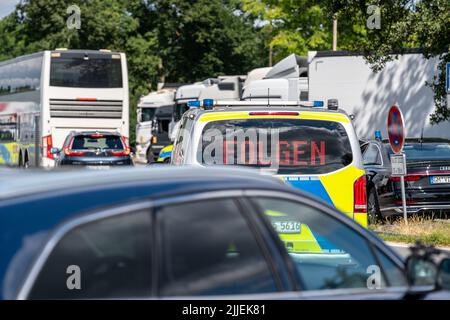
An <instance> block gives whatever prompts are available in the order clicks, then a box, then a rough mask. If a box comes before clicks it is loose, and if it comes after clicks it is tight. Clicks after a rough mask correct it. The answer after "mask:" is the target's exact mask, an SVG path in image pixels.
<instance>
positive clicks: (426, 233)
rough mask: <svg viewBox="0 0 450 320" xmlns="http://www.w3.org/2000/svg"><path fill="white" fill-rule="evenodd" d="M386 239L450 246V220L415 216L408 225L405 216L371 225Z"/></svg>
mask: <svg viewBox="0 0 450 320" xmlns="http://www.w3.org/2000/svg"><path fill="white" fill-rule="evenodd" d="M369 228H370V229H371V230H373V231H375V232H376V233H377V234H378V236H379V237H380V238H381V239H383V240H385V241H392V242H403V243H409V244H414V243H415V242H416V241H420V242H422V243H424V244H427V245H435V246H446V247H448V246H450V220H447V221H446V220H433V219H432V218H427V217H420V216H413V217H409V218H408V225H406V224H405V221H404V220H403V218H398V219H393V220H387V221H385V222H384V223H378V224H374V225H371V226H370V227H369Z"/></svg>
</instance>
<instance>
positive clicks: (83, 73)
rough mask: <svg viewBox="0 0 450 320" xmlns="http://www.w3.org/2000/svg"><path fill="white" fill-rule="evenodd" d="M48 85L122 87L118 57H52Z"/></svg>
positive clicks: (120, 66)
mask: <svg viewBox="0 0 450 320" xmlns="http://www.w3.org/2000/svg"><path fill="white" fill-rule="evenodd" d="M50 86H55V87H72V88H122V86H123V84H122V65H121V61H120V59H112V58H111V56H110V55H106V56H105V57H100V56H98V55H97V57H89V59H84V58H83V57H82V56H76V57H73V56H69V55H61V56H60V57H53V58H52V60H51V67H50Z"/></svg>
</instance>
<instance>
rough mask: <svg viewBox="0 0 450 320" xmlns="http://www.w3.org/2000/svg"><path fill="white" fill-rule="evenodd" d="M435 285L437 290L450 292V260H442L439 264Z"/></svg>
mask: <svg viewBox="0 0 450 320" xmlns="http://www.w3.org/2000/svg"><path fill="white" fill-rule="evenodd" d="M437 285H438V287H439V288H442V289H445V290H450V258H444V259H442V260H441V262H440V263H439V266H438V271H437Z"/></svg>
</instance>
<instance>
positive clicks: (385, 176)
mask: <svg viewBox="0 0 450 320" xmlns="http://www.w3.org/2000/svg"><path fill="white" fill-rule="evenodd" d="M361 148H362V152H363V160H364V167H365V169H366V172H367V199H368V211H369V212H368V213H369V219H372V220H374V219H376V218H382V217H386V216H390V215H393V214H401V213H402V212H403V211H402V197H401V187H400V178H399V177H393V176H392V175H391V161H390V157H391V154H392V150H391V148H390V146H389V143H388V142H386V141H379V140H373V141H369V142H366V143H365V144H363V145H362V146H361ZM403 151H404V153H405V154H406V164H407V175H406V176H405V190H406V207H407V212H408V213H409V214H415V213H422V212H427V211H442V212H447V211H450V140H446V139H432V138H426V139H407V140H406V143H405V146H404V149H403Z"/></svg>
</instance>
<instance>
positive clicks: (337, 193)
mask: <svg viewBox="0 0 450 320" xmlns="http://www.w3.org/2000/svg"><path fill="white" fill-rule="evenodd" d="M364 174H365V173H364V170H361V169H359V168H357V167H355V166H348V167H346V168H344V169H342V170H338V171H335V172H332V173H330V174H327V175H323V176H320V177H319V179H320V181H321V182H322V184H323V186H324V188H325V190H327V193H328V195H329V196H330V198H331V200H332V201H333V204H334V206H335V207H336V208H337V209H339V210H341V211H342V212H344V213H350V214H352V215H353V186H354V184H355V181H356V180H357V179H358V178H359V177H361V176H362V175H364Z"/></svg>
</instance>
